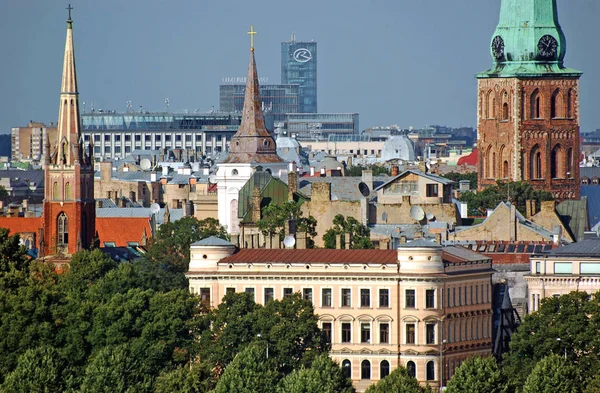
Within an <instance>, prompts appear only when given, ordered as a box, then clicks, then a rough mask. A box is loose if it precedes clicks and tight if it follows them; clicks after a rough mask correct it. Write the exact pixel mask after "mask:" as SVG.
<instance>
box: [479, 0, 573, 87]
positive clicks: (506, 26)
mask: <svg viewBox="0 0 600 393" xmlns="http://www.w3.org/2000/svg"><path fill="white" fill-rule="evenodd" d="M548 36H550V37H548ZM497 37H499V38H497ZM566 49H567V44H566V40H565V35H564V34H563V31H562V29H561V27H560V24H559V23H558V14H557V9H556V0H502V5H501V7H500V21H499V22H498V26H497V27H496V31H495V32H494V34H493V35H492V38H491V40H490V53H491V55H492V59H493V61H494V64H493V67H492V68H491V69H490V70H487V71H484V72H482V73H480V74H477V75H476V76H477V78H491V77H515V76H523V77H533V76H550V75H556V74H560V75H562V76H576V77H577V76H580V75H581V72H579V71H576V70H573V69H570V68H565V67H564V66H563V60H564V57H565V53H566Z"/></svg>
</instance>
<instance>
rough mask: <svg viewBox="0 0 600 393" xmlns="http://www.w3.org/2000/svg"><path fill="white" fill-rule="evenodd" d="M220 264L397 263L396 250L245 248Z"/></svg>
mask: <svg viewBox="0 0 600 393" xmlns="http://www.w3.org/2000/svg"><path fill="white" fill-rule="evenodd" d="M220 262H221V263H336V264H338V263H339V264H341V263H381V264H389V263H397V262H398V253H397V251H396V250H337V249H336V250H330V249H306V250H276V249H249V248H245V249H242V250H240V251H238V252H237V253H235V254H233V255H232V256H230V257H227V258H224V259H222V260H221V261H220Z"/></svg>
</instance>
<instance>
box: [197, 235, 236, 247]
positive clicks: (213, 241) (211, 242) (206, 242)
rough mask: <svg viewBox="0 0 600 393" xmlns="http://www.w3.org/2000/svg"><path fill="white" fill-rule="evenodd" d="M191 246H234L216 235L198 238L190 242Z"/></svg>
mask: <svg viewBox="0 0 600 393" xmlns="http://www.w3.org/2000/svg"><path fill="white" fill-rule="evenodd" d="M192 246H202V247H235V246H234V245H233V243H230V242H228V241H227V240H224V239H221V238H220V237H216V236H209V237H205V238H204V239H202V240H199V241H197V242H195V243H192Z"/></svg>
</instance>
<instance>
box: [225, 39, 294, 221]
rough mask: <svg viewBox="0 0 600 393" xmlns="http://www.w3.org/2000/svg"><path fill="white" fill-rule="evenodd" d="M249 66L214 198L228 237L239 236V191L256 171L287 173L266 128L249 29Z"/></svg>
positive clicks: (277, 173) (275, 173)
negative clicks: (239, 113)
mask: <svg viewBox="0 0 600 393" xmlns="http://www.w3.org/2000/svg"><path fill="white" fill-rule="evenodd" d="M248 34H250V37H251V46H250V65H249V66H248V78H247V80H246V91H245V97H244V110H243V112H242V124H241V125H240V128H239V129H238V131H237V132H236V133H235V135H234V136H233V137H232V138H231V144H230V146H229V156H228V157H227V158H226V159H225V160H224V161H223V162H222V163H219V164H218V169H217V176H216V181H217V192H218V193H217V195H218V200H219V223H220V224H221V225H223V226H224V227H225V228H227V232H229V233H239V232H240V228H239V223H240V219H239V218H238V197H239V191H240V190H241V188H242V187H243V186H244V184H246V182H247V181H248V180H249V179H250V177H251V176H252V174H253V173H254V172H255V171H257V170H263V171H269V172H271V173H272V174H273V175H274V176H279V175H280V174H282V173H283V172H285V173H287V172H286V171H287V164H286V163H285V162H284V161H283V160H282V159H281V157H279V156H278V155H277V146H276V145H275V140H274V139H273V137H272V136H271V134H269V131H267V129H266V128H265V118H264V116H263V113H262V109H261V108H262V100H261V98H260V89H259V85H258V73H257V72H256V63H255V60H254V34H256V32H255V31H254V29H253V28H251V29H250V32H249V33H248Z"/></svg>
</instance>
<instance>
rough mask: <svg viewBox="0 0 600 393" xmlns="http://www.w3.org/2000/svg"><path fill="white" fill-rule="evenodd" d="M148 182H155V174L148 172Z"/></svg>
mask: <svg viewBox="0 0 600 393" xmlns="http://www.w3.org/2000/svg"><path fill="white" fill-rule="evenodd" d="M150 181H151V182H155V181H156V172H154V171H152V172H150Z"/></svg>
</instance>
